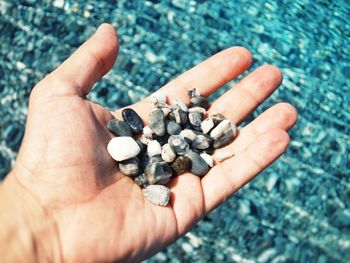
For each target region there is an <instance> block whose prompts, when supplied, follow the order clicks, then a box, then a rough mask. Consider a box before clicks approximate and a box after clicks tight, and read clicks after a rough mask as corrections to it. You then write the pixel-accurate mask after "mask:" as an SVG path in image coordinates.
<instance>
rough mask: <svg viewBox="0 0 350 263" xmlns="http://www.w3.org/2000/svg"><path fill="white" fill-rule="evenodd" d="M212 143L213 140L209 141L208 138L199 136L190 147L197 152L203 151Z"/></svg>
mask: <svg viewBox="0 0 350 263" xmlns="http://www.w3.org/2000/svg"><path fill="white" fill-rule="evenodd" d="M212 141H213V139H211V138H210V137H209V136H205V135H202V134H200V135H198V136H197V137H196V139H195V140H194V141H193V142H192V144H191V146H192V147H193V148H196V149H198V150H205V149H207V148H209V147H210V145H211V144H212Z"/></svg>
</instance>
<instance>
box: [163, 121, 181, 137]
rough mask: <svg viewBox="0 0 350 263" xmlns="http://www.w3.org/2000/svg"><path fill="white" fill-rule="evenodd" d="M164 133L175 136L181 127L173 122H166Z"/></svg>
mask: <svg viewBox="0 0 350 263" xmlns="http://www.w3.org/2000/svg"><path fill="white" fill-rule="evenodd" d="M166 131H167V133H168V134H170V135H176V134H179V133H180V132H181V126H180V124H178V123H176V122H175V121H168V123H167V126H166Z"/></svg>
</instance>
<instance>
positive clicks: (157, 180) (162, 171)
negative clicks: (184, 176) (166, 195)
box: [145, 161, 173, 184]
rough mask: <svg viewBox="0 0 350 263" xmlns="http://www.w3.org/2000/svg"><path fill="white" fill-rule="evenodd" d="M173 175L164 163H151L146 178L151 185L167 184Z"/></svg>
mask: <svg viewBox="0 0 350 263" xmlns="http://www.w3.org/2000/svg"><path fill="white" fill-rule="evenodd" d="M172 175H173V170H172V169H171V167H170V166H169V165H168V164H167V163H166V162H164V161H161V162H154V163H152V162H149V163H148V165H147V167H146V169H145V176H146V178H147V181H148V182H149V183H150V184H166V183H167V182H168V181H169V180H170V178H171V176H172Z"/></svg>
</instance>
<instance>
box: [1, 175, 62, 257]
mask: <svg viewBox="0 0 350 263" xmlns="http://www.w3.org/2000/svg"><path fill="white" fill-rule="evenodd" d="M0 225H1V228H0V247H2V248H6V249H1V251H0V257H1V258H2V259H5V260H4V262H23V261H25V262H60V261H61V257H60V254H61V253H60V246H59V238H58V234H57V231H56V224H55V222H54V220H52V219H51V218H50V217H49V216H48V215H47V214H46V212H45V210H44V209H43V208H42V207H41V206H40V205H39V203H38V202H36V200H35V198H34V197H33V196H32V195H31V194H30V193H29V192H28V191H27V190H26V189H25V188H24V187H23V186H22V185H21V184H20V183H19V182H18V181H17V179H16V177H15V174H13V173H11V174H9V175H8V176H7V177H6V178H5V180H4V182H3V183H2V184H0Z"/></svg>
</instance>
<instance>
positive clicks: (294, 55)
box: [0, 0, 350, 263]
mask: <svg viewBox="0 0 350 263" xmlns="http://www.w3.org/2000/svg"><path fill="white" fill-rule="evenodd" d="M349 14H350V3H349V1H331V0H329V1H321V0H320V1H307V0H303V1H300V0H299V1H286V0H284V1H282V0H281V1H272V0H269V1H262V0H258V1H247V0H246V1H227V0H212V1H205V0H198V1H193V0H192V1H184V0H173V1H160V0H152V1H127V0H124V1H113V0H104V1H97V0H96V1H68V0H66V1H63V0H56V1H49V0H46V1H33V0H27V1H10V0H0V32H1V35H0V140H1V141H0V177H4V176H5V175H6V174H7V173H8V171H9V170H10V168H11V165H12V164H13V162H14V159H15V157H16V153H17V151H18V147H19V144H20V142H21V139H22V137H23V133H24V124H25V118H26V113H27V101H28V96H29V93H30V91H31V89H32V87H33V86H34V84H35V83H36V82H37V81H39V80H40V79H41V78H43V77H44V76H45V74H47V73H48V72H50V71H51V70H53V69H54V68H55V67H56V66H57V65H59V64H60V63H61V62H62V61H63V60H64V59H65V58H66V57H67V56H68V55H69V54H70V53H71V52H72V51H73V50H74V49H75V48H76V47H77V46H79V44H80V43H82V42H83V41H84V40H85V39H86V38H88V37H89V36H90V35H91V34H92V33H93V32H94V30H95V29H96V27H97V26H98V25H99V24H100V23H102V22H106V21H107V22H110V23H112V24H113V25H114V26H115V27H116V28H117V29H118V32H119V38H120V55H119V57H118V60H117V63H116V65H115V67H114V68H113V70H112V71H111V72H110V73H109V74H108V75H107V76H106V77H105V78H103V79H102V80H101V81H100V82H99V83H98V84H97V85H96V86H95V87H94V89H93V91H92V92H91V94H90V95H89V98H90V99H91V100H93V101H95V102H97V103H100V104H102V105H104V106H106V107H108V108H110V109H112V108H116V107H120V106H125V105H128V104H130V103H132V102H135V101H137V100H139V99H140V98H143V97H145V96H147V95H148V94H150V93H151V92H153V91H155V90H157V89H158V88H159V87H161V86H162V85H163V84H164V83H166V82H167V81H169V80H170V79H171V78H173V77H174V76H176V75H178V74H179V73H181V72H183V71H184V70H186V69H188V68H189V67H191V66H193V65H195V64H197V63H198V62H200V61H201V60H203V59H205V58H206V57H208V56H210V55H212V54H214V53H215V52H217V51H220V50H222V49H224V48H226V47H230V46H234V45H242V46H245V47H247V48H248V49H250V50H251V51H252V53H253V54H254V65H253V68H256V67H258V66H259V65H262V64H266V63H271V64H274V65H277V66H278V67H279V68H280V69H281V70H282V72H283V74H284V81H283V84H282V87H281V88H280V89H279V90H278V91H277V92H275V93H274V94H273V95H272V97H271V99H270V100H268V101H267V102H265V103H264V104H263V105H262V106H261V107H260V108H259V110H257V111H256V112H255V113H254V114H253V115H252V116H251V118H250V120H251V119H252V118H254V117H255V116H257V114H258V113H260V112H262V111H263V110H264V109H266V108H267V107H269V106H271V105H273V104H275V103H277V102H281V101H287V102H290V103H292V104H293V105H294V106H295V107H296V108H297V109H298V112H299V121H298V124H297V126H296V127H295V128H294V129H293V130H292V131H291V133H290V134H291V138H292V142H291V144H290V148H289V150H288V152H287V153H286V154H285V155H284V156H283V157H282V158H281V159H280V160H279V161H278V162H277V163H275V164H274V165H273V166H272V167H270V168H269V169H267V170H266V171H265V172H264V173H263V174H262V175H261V176H259V177H257V178H256V179H255V180H254V181H253V182H252V183H250V184H249V185H248V186H246V187H244V189H242V190H240V191H239V192H238V193H237V194H236V195H234V196H233V197H232V198H230V199H229V200H228V201H227V202H226V203H225V204H224V205H223V206H221V207H220V208H219V209H217V210H215V211H214V212H213V213H211V214H210V215H208V216H207V217H206V218H204V220H203V221H202V222H200V223H199V224H198V226H196V227H195V228H194V229H193V230H192V231H191V232H190V233H188V234H187V235H186V236H185V237H183V238H181V239H180V240H179V241H177V242H176V243H175V244H173V245H171V246H169V247H168V248H167V249H166V250H164V251H162V252H160V253H158V254H157V255H155V256H154V257H153V258H151V259H150V260H149V262H158V261H166V262H232V261H236V262H319V263H321V262H322V263H323V262H349V261H350V178H349V175H350V172H349V171H350V154H349V153H350V136H349V134H350V126H349V123H350V49H349V46H350V40H349V39H350V23H349V19H348V18H349ZM227 88H228V86H226V87H225V88H224V89H223V90H226V89H227ZM223 90H222V91H223ZM222 91H221V92H222ZM219 93H220V92H219ZM217 95H218V94H217Z"/></svg>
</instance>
